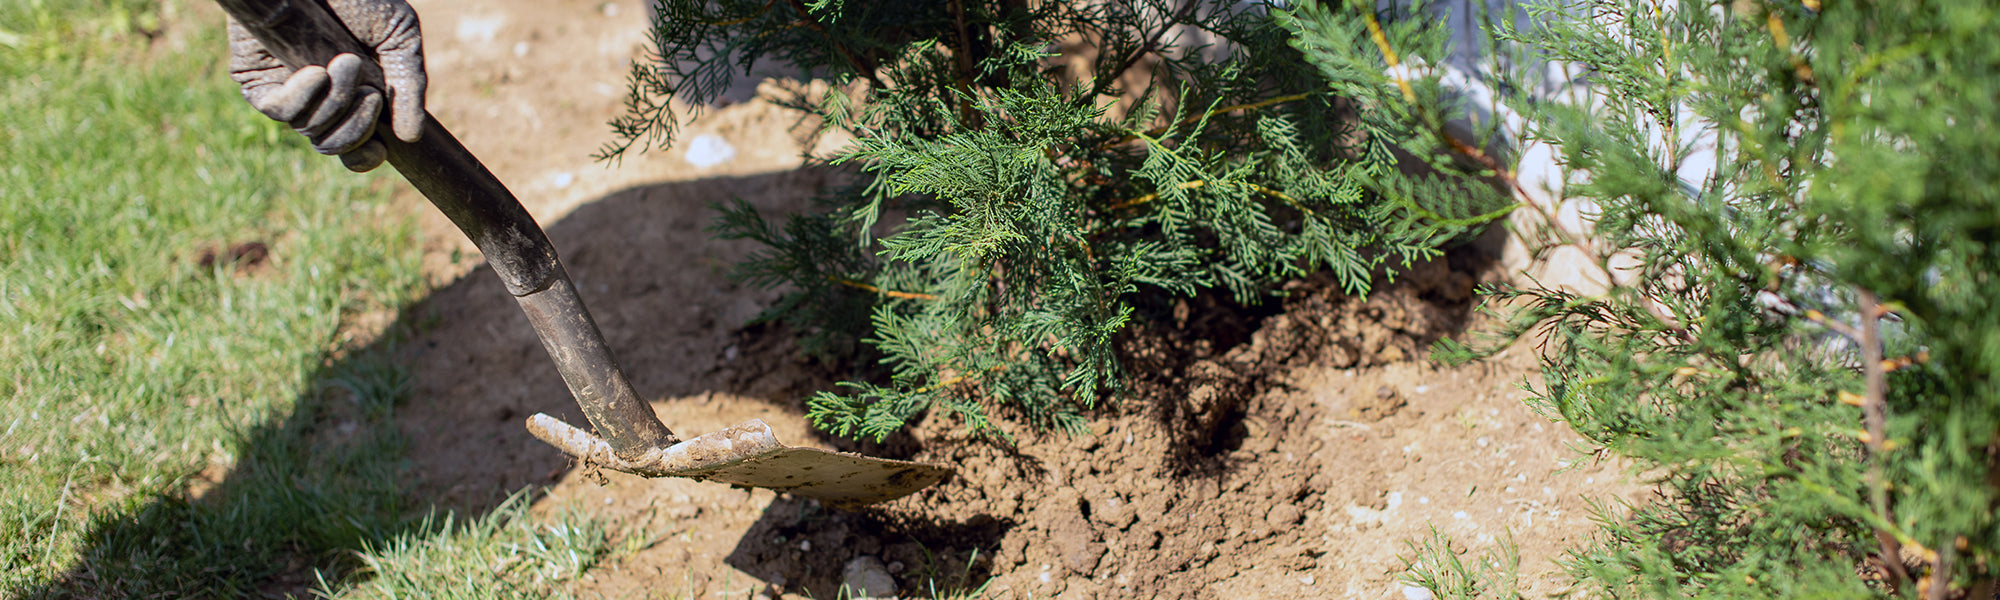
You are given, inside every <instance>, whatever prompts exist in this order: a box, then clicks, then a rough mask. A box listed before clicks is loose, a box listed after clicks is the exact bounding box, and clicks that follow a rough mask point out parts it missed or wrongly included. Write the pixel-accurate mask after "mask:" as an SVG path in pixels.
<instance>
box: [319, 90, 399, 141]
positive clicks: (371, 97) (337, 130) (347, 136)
mask: <svg viewBox="0 0 2000 600" xmlns="http://www.w3.org/2000/svg"><path fill="white" fill-rule="evenodd" d="M353 108H354V110H353V111H352V112H351V113H349V115H348V117H347V118H346V119H343V120H339V121H336V125H337V126H336V127H334V128H333V129H332V130H330V131H327V132H325V133H324V134H321V135H312V134H307V135H308V137H311V138H312V139H313V150H317V151H319V153H320V154H343V153H346V152H350V151H353V150H354V149H355V148H357V147H360V146H361V144H362V142H366V141H368V138H370V137H371V136H374V135H375V121H376V119H375V117H376V115H379V114H381V112H382V93H381V92H377V91H375V90H374V88H367V89H365V90H363V92H362V94H361V99H360V100H359V101H356V102H354V107H353Z"/></svg>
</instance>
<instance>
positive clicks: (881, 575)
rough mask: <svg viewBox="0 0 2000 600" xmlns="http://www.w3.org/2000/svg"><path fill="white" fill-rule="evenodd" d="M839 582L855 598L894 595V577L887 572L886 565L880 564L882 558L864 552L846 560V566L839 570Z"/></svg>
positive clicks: (858, 599)
mask: <svg viewBox="0 0 2000 600" xmlns="http://www.w3.org/2000/svg"><path fill="white" fill-rule="evenodd" d="M840 582H841V584H842V585H845V586H847V591H848V594H849V595H850V596H852V597H853V598H856V599H857V600H860V599H865V598H894V597H896V591H897V590H896V577H895V576H893V575H890V574H889V567H888V565H884V564H882V559H879V558H875V557H873V556H869V555H866V554H863V555H861V556H856V557H854V559H853V560H849V561H847V568H845V569H843V570H842V571H841V577H840Z"/></svg>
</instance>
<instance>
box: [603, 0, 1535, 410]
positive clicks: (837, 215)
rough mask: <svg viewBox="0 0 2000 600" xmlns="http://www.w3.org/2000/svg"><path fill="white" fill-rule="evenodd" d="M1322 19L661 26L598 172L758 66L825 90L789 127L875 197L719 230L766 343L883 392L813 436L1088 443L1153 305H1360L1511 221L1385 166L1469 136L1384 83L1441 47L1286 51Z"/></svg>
mask: <svg viewBox="0 0 2000 600" xmlns="http://www.w3.org/2000/svg"><path fill="white" fill-rule="evenodd" d="M1359 14H1367V15H1369V19H1373V15H1372V13H1367V12H1365V11H1364V12H1357V13H1354V14H1350V15H1347V16H1346V17H1345V18H1346V19H1354V18H1355V17H1356V15H1359ZM1306 20H1318V21H1324V22H1340V23H1341V24H1343V25H1353V24H1358V23H1361V22H1362V21H1359V20H1357V21H1354V22H1353V23H1346V22H1345V21H1342V20H1341V19H1340V18H1339V17H1337V15H1335V14H1334V12H1333V11H1330V10H1325V9H1320V8H1318V7H1310V8H1307V9H1305V10H1301V11H1299V12H1297V13H1287V12H1285V11H1283V10H1278V9H1276V8H1274V7H1273V6H1271V5H1268V4H1263V3H1256V2H1214V1H1198V0H1178V1H1167V0H1124V1H1120V0H1106V1H1102V2H1039V3H1037V2H1027V1H1025V0H951V1H945V2H937V1H896V0H885V1H879V2H847V1H844V0H819V1H817V2H811V3H807V2H801V1H800V0H790V1H789V2H783V1H779V0H769V1H764V0H701V1H696V0H665V1H663V2H661V4H660V5H659V12H658V18H657V20H656V21H655V29H654V32H653V37H654V42H655V43H656V45H657V48H658V53H657V55H655V56H652V57H651V58H650V60H647V61H644V62H642V63H640V64H638V65H636V66H635V67H634V70H633V74H632V96H631V98H630V99H629V108H630V110H629V112H628V114H627V115H626V116H624V117H622V118H620V119H619V120H617V121H615V122H614V124H613V125H614V128H615V129H616V130H617V132H618V133H619V141H618V142H617V143H614V144H612V145H611V146H608V147H607V148H606V149H605V154H606V155H607V156H617V155H619V154H621V153H623V152H627V151H630V150H632V149H640V150H643V149H646V148H650V147H656V146H661V145H665V144H669V143H671V142H672V140H673V135H674V132H675V128H676V126H677V125H678V123H679V122H680V120H681V119H682V118H684V115H679V114H676V113H675V112H674V110H673V106H674V104H672V103H670V100H675V101H678V102H680V103H681V104H680V105H682V106H696V107H699V106H701V105H703V104H704V103H706V102H708V101H710V100H712V99H714V98H716V97H718V95H719V94H721V93H722V91H723V90H725V89H726V88H728V86H729V85H730V84H731V83H732V82H733V81H734V78H736V77H739V76H741V74H742V73H747V72H749V70H750V68H751V67H752V66H754V65H755V64H757V63H759V62H760V61H777V62H782V63H786V64H790V65H793V66H795V67H797V68H799V69H801V70H803V71H805V72H806V73H808V74H809V75H811V76H812V77H814V78H818V79H821V80H825V81H828V82H831V86H830V87H829V88H828V91H827V92H826V93H824V94H811V93H797V94H794V95H791V96H790V97H787V98H783V99H781V100H782V101H783V102H785V103H786V104H787V105H788V106H791V107H794V108H797V109H798V110H800V111H802V112H803V113H805V114H807V115H809V116H810V117H813V118H815V119H816V120H817V121H816V122H818V123H821V124H822V125H823V127H824V128H825V129H827V130H835V129H837V130H842V131H844V132H846V133H847V134H849V135H851V136H853V138H854V139H855V141H854V142H853V143H852V144H851V145H849V146H848V147H847V148H846V149H845V150H843V151H841V152H840V153H839V154H838V156H835V157H832V159H831V160H832V162H834V163H844V164H853V165H858V166H859V169H860V179H859V182H858V183H857V184H856V185H854V186H852V187H849V188H846V189H843V190H840V191H838V192H836V193H833V194H832V195H830V196H828V197H826V198H823V201H824V204H825V206H826V208H827V212H825V213H824V214H818V215H809V216H802V217H796V218H793V219H792V220H790V221H789V222H787V223H786V224H785V225H784V226H783V227H782V228H780V227H777V226H774V225H772V224H770V223H767V222H765V221H764V220H763V218H762V217H761V216H760V215H758V214H756V213H755V212H754V211H753V210H751V209H749V208H748V207H747V206H743V205H740V204H739V205H737V206H735V207H731V208H729V209H728V210H727V211H726V214H725V216H724V217H723V219H722V220H721V222H720V223H719V224H718V231H719V232H720V233H721V234H722V235H725V236H732V237H738V238H749V239H754V240H758V241H761V242H763V243H764V244H766V245H768V246H769V248H768V250H766V251H765V252H764V253H762V254H761V255H759V256H757V257H756V258H754V259H753V260H751V261H750V262H749V263H747V264H746V265H744V269H743V275H744V276H745V277H746V278H747V279H749V280H751V281H754V282H758V283H762V284H767V285H784V286H786V288H787V289H788V295H787V296H786V298H785V300H784V301H782V302H781V303H780V304H779V305H778V306H776V307H774V308H773V309H772V310H771V311H770V312H767V313H766V315H767V318H773V319H777V318H782V319H786V320H788V321H790V322H792V323H794V324H796V325H798V326H799V328H800V329H801V330H804V331H811V332H816V333H817V334H816V335H815V336H814V337H813V338H812V340H811V342H812V344H814V346H813V347H814V348H819V349H826V348H834V347H839V346H841V345H842V344H845V343H850V342H848V340H858V341H862V342H865V343H866V344H867V345H869V346H870V347H872V348H873V349H874V350H876V351H878V352H879V353H880V360H881V363H882V364H883V365H885V366H887V367H888V372H889V375H888V377H886V380H885V379H884V378H876V379H873V380H869V381H855V382H849V383H846V384H843V385H844V386H845V387H846V389H845V392H846V393H844V394H836V393H830V392H829V393H821V394H819V395H817V396H815V397H814V398H812V399H811V401H810V405H809V408H810V416H811V418H812V419H813V420H814V422H815V423H817V424H818V425H819V426H820V427H822V428H825V429H828V430H830V431H833V432H835V433H837V434H840V435H852V436H866V437H873V438H877V439H879V438H881V437H883V436H885V435H887V434H888V433H890V432H893V431H895V430H897V429H898V428H900V427H902V426H903V424H904V423H905V422H906V420H908V419H910V418H911V417H913V416H915V415H917V414H919V413H921V412H923V411H925V410H927V409H930V408H932V407H943V408H944V409H946V410H948V411H950V412H952V413H954V414H956V415H958V417H959V418H960V419H962V420H963V422H964V423H965V424H966V426H967V428H968V429H970V430H973V431H978V432H986V433H994V432H997V431H999V430H998V429H996V428H994V427H992V424H991V422H990V421H989V418H991V414H990V413H991V411H990V410H989V409H993V408H997V407H1006V408H1005V410H1006V411H1007V413H1006V414H1007V415H1009V416H1010V417H1012V418H1020V419H1022V420H1025V421H1026V422H1028V423H1030V424H1032V425H1033V426H1035V427H1036V428H1038V429H1044V428H1058V429H1068V430H1077V429H1079V428H1081V427H1082V419H1081V417H1080V416H1079V415H1080V411H1082V410H1085V409H1087V408H1089V407H1091V406H1092V405H1094V403H1096V402H1097V401H1098V400H1099V399H1100V398H1101V397H1103V396H1105V395H1106V394H1108V393H1110V392H1111V391H1113V390H1115V389H1116V388H1117V387H1118V385H1119V380H1120V371H1119V360H1118V357H1117V355H1116V353H1115V349H1114V344H1113V339H1114V336H1115V335H1116V334H1117V333H1118V332H1119V331H1120V330H1121V328H1123V327H1124V326H1125V325H1126V324H1127V323H1128V322H1129V321H1130V320H1131V319H1133V318H1134V309H1133V305H1132V302H1131V299H1132V298H1133V297H1134V296H1135V295H1137V294H1164V293H1172V294H1192V293H1195V292H1196V291H1198V290H1202V289H1210V288H1217V289H1223V290H1226V291H1227V292H1229V293H1230V294H1232V295H1233V296H1234V297H1235V298H1236V299H1238V300H1239V301H1243V302H1255V301H1257V300H1258V299H1259V298H1261V297H1263V296H1265V295H1266V294H1268V293H1270V291H1271V290H1272V289H1273V288H1274V284H1275V283H1277V282H1280V281H1282V280H1284V279H1286V278H1294V277H1299V276H1301V275H1304V274H1306V273H1309V272H1312V271H1315V270H1318V269H1331V270H1333V271H1334V272H1335V273H1337V274H1338V275H1339V280H1340V281H1341V283H1342V284H1343V285H1345V286H1346V287H1347V289H1349V290H1350V291H1353V292H1356V293H1362V292H1365V291H1366V290H1367V289H1368V285H1369V281H1370V277H1371V275H1372V274H1373V273H1374V272H1375V271H1376V270H1377V269H1376V268H1377V267H1378V266H1381V265H1383V264H1385V263H1387V262H1390V261H1403V262H1407V261H1410V260H1413V259H1418V258H1424V257H1429V256H1433V255H1435V254H1437V252H1438V250H1437V249H1438V247H1439V246H1440V245H1441V244H1444V243H1447V242H1448V241H1450V240H1452V239H1454V238H1456V237H1458V236H1461V235H1463V234H1465V233H1467V232H1468V231H1470V230H1471V229H1472V228H1474V227H1475V226H1477V225H1479V224H1481V223H1484V222H1487V221H1490V220H1491V219H1493V218H1496V217H1497V216H1499V215H1501V214H1504V213H1505V211H1506V210H1507V208H1508V207H1509V203H1508V201H1507V199H1506V197H1505V196H1503V195H1501V194H1499V193H1497V192H1496V191H1495V190H1494V189H1493V188H1492V187H1491V186H1490V185H1488V184H1486V183H1485V182H1484V181H1483V180H1481V179H1479V177H1480V176H1481V175H1482V172H1484V175H1489V176H1490V175H1492V174H1494V173H1493V171H1492V169H1490V168H1488V167H1485V166H1481V165H1477V164H1474V165H1470V166H1464V165H1460V164H1457V163H1454V162H1453V161H1452V160H1450V158H1449V156H1448V154H1450V149H1449V148H1448V147H1445V146H1442V145H1440V144H1436V143H1433V144H1430V145H1413V146H1409V147H1408V148H1409V150H1410V152H1408V153H1406V154H1404V157H1401V158H1399V157H1398V155H1397V153H1395V152H1392V151H1391V149H1390V144H1392V143H1395V142H1398V141H1399V140H1402V139H1406V138H1409V137H1412V136H1415V137H1417V138H1419V139H1429V140H1432V141H1436V140H1437V139H1440V138H1438V137H1437V136H1434V135H1433V136H1430V137H1424V136H1422V135H1417V134H1418V133H1420V132H1435V131H1439V130H1440V128H1441V127H1442V125H1441V124H1442V123H1443V122H1444V121H1447V120H1450V119H1451V118H1453V116H1452V111H1451V110H1448V108H1449V106H1450V103H1449V102H1444V101H1442V98H1441V97H1440V94H1441V93H1442V92H1441V91H1440V90H1439V89H1438V86H1436V85H1435V80H1436V76H1434V75H1433V76H1418V75H1411V76H1410V80H1408V81H1401V82H1396V81H1390V80H1389V79H1386V78H1384V77H1383V76H1382V75H1381V73H1383V72H1384V70H1385V69H1386V68H1387V67H1388V66H1389V65H1390V64H1393V63H1394V59H1391V58H1388V57H1387V55H1386V54H1384V50H1391V49H1393V46H1392V45H1393V44H1402V45H1405V46H1407V47H1411V48H1419V47H1439V46H1442V45H1443V43H1444V42H1443V41H1442V33H1443V32H1439V31H1432V30H1428V29H1425V28H1422V27H1417V26H1411V25H1404V26H1398V27H1392V28H1390V29H1388V30H1387V31H1386V32H1385V33H1384V34H1383V35H1385V36H1386V38H1384V37H1382V36H1376V38H1377V39H1378V40H1386V41H1384V42H1383V43H1369V42H1359V43H1357V41H1358V40H1366V39H1369V38H1367V37H1360V36H1357V35H1356V34H1354V33H1353V32H1354V31H1361V29H1354V28H1352V27H1349V28H1347V29H1341V30H1339V32H1340V33H1341V35H1346V36H1347V37H1345V38H1334V37H1327V36H1324V35H1319V36H1317V37H1303V38H1301V37H1295V34H1296V33H1298V32H1299V31H1301V30H1302V28H1303V27H1304V25H1303V23H1305V22H1306ZM1369 22H1373V21H1369ZM1355 27H1362V26H1361V25H1355ZM1440 107H1444V108H1440ZM1425 163H1429V164H1432V165H1434V166H1435V167H1436V168H1434V169H1426V168H1422V165H1423V164H1425ZM1399 165H1400V166H1403V167H1412V169H1413V170H1417V171H1422V172H1423V174H1422V175H1417V176H1410V175H1406V174H1404V171H1403V170H1401V169H1399V168H1398V167H1399ZM882 232H887V233H886V234H884V235H882V237H879V238H877V237H875V236H876V234H878V233H882ZM863 315H865V317H863Z"/></svg>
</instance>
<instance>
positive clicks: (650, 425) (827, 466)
mask: <svg viewBox="0 0 2000 600" xmlns="http://www.w3.org/2000/svg"><path fill="white" fill-rule="evenodd" d="M217 3H218V4H221V5H222V8H223V10H225V11H228V12H229V14H230V16H233V17H235V18H236V20H237V21H238V22H240V23H242V24H243V26H244V27H245V28H246V29H248V30H249V31H250V32H251V33H252V34H253V35H255V36H257V39H258V40H259V41H261V42H263V43H264V47H265V48H266V49H268V50H269V51H270V52H271V54H272V55H273V56H276V57H277V58H278V60H280V61H283V62H284V63H285V64H286V65H287V66H290V67H292V68H295V69H296V68H298V67H301V66H304V65H323V64H326V63H327V62H328V61H329V60H331V59H333V57H334V56H337V55H339V54H341V53H350V54H354V55H356V56H360V57H363V58H364V59H365V61H364V62H366V63H367V66H366V70H368V71H370V73H369V74H368V75H367V76H366V78H365V79H364V81H370V80H373V81H380V73H381V71H380V69H381V67H380V65H378V64H377V63H376V62H375V61H374V58H373V57H374V53H373V52H370V51H369V50H368V49H366V48H364V47H363V46H362V45H361V43H360V42H359V41H357V40H356V39H354V36H353V35H352V34H350V33H348V31H347V28H346V27H345V26H343V25H341V23H340V21H339V19H337V18H335V17H334V16H333V14H332V12H330V11H329V10H328V9H327V8H326V7H325V6H323V5H321V4H320V3H319V2H318V0H217ZM387 117H388V114H387V112H386V111H384V114H383V118H384V119H385V120H386V119H387ZM388 130H389V127H388V124H387V123H383V124H382V126H381V127H380V128H379V129H378V131H388ZM376 138H377V139H379V140H381V142H382V144H383V145H384V146H385V147H386V148H387V149H388V162H389V164H390V165H393V166H395V167H396V170H397V171H398V172H401V173H402V174H403V178H404V179H407V180H409V182H410V184H411V185H413V186H415V187H416V188H417V191H419V192H422V193H423V195H424V197H425V198H428V199H430V201H431V204H433V205H436V206H437V207H438V210H440V211H443V212H444V214H445V216H447V217H449V218H450V219H451V222H452V224H454V225H457V226H458V228H459V230H460V231H463V232H465V235H466V237H468V238H471V239H472V243H473V244H474V245H476V246H478V247H479V251H480V252H481V253H484V254H485V255H486V260H487V263H488V264H489V265H491V266H492V267H493V272H494V273H496V274H498V275H499V276H500V280H501V281H502V282H503V283H504V284H506V287H507V291H508V293H510V294H511V295H513V297H514V300H515V301H516V302H518V303H520V305H521V312H524V313H527V315H528V322H529V323H531V324H533V325H534V327H535V334H536V335H537V336H539V337H540V338H541V340H542V347H543V348H545V349H547V350H548V352H549V356H550V357H551V358H553V359H554V360H555V363H556V370H557V371H559V372H561V373H562V378H563V383H564V384H567V385H568V386H569V390H570V393H571V394H573V395H575V396H576V402H577V405H578V406H581V407H582V408H583V414H584V416H585V417H586V418H589V419H590V424H591V425H592V426H593V427H595V428H596V430H597V432H598V434H592V433H590V432H587V431H584V430H582V429H578V428H576V427H572V426H570V425H569V424H568V423H564V422H562V420H560V419H556V418H554V417H550V416H548V415H545V414H536V415H534V416H533V417H529V418H528V431H529V432H531V433H533V434H534V435H535V437H538V438H541V439H542V441H545V442H548V443H549V444H550V445H553V446H555V447H556V448H558V449H560V450H562V451H563V452H565V453H567V454H569V455H570V456H573V457H576V458H577V459H579V460H581V461H583V462H584V463H585V465H586V466H597V467H602V468H608V469H612V470H615V471H623V472H626V473H631V474H634V475H639V476H643V477H687V478H692V479H697V480H707V481H716V482H721V483H728V484H731V485H736V486H745V487H760V488H769V489H773V490H778V491H783V492H789V493H791V494H794V495H797V496H803V497H808V498H816V499H819V500H823V501H826V502H828V503H831V504H835V505H840V506H859V505H864V504H872V503H876V502H883V501H887V500H894V499H896V498H901V497H903V496H907V495H909V494H912V493H915V492H916V491H918V490H921V489H923V488H925V487H929V486H931V485H933V484H936V483H938V482H940V481H943V480H945V479H946V478H948V477H950V476H951V474H952V471H951V469H948V468H946V467H942V466H939V465H932V464H926V463H916V462H909V461H900V460H889V459H882V458H872V457H867V456H860V455H856V454H848V453H841V452H829V451H825V450H819V449H815V448H796V447H791V446H786V445H784V444H781V443H779V442H778V439H777V437H776V436H775V435H773V434H772V432H771V427H770V426H769V425H766V424H764V422H763V421H761V420H751V421H749V422H746V423H743V424H740V425H736V426H734V427H730V428H727V429H723V430H722V431H717V432H714V433H709V434H705V435H701V436H697V437H695V438H693V439H689V440H686V441H682V440H681V439H680V438H678V437H675V436H674V433H673V432H672V431H669V430H668V429H667V426H666V425H665V424H662V423H660V419H659V417H658V416H655V415H654V414H653V407H652V405H650V404H647V403H646V402H645V401H644V400H641V399H640V398H639V395H638V392H636V391H634V390H633V389H632V384H631V383H630V382H629V381H627V380H626V378H625V373H624V371H622V370H620V369H619V367H618V363H617V362H616V361H615V360H613V359H612V357H611V349H610V347H608V346H606V345H605V343H604V336H603V334H602V333H600V332H599V331H598V329H597V322H596V321H595V320H593V319H591V317H590V311H588V310H586V309H585V308H584V306H583V300H582V299H581V298H579V297H577V294H576V287H575V285H573V284H571V283H570V279H569V274H568V273H567V272H566V271H564V270H563V266H562V262H561V261H559V260H557V259H556V250H555V246H554V245H552V244H550V243H549V239H548V236H547V235H544V234H543V233H542V228H541V226H539V225H536V224H535V219H534V217H531V216H529V215H528V211H527V210H526V209H524V208H522V207H521V202H520V201H519V200H517V199H515V198H514V194H513V193H512V192H509V191H507V188H506V186H503V185H501V184H500V180H499V179H496V178H494V177H493V174H492V173H491V172H488V171H487V170H486V167H485V165H481V164H480V163H479V159H477V158H474V157H473V156H472V153H471V152H468V151H466V149H465V146H463V145H461V144H459V143H458V139H457V138H454V137H452V135H451V132H449V131H445V128H444V126H443V125H439V124H438V122H437V120H436V119H426V123H425V124H424V133H423V139H422V140H420V141H418V142H416V143H405V142H403V141H401V140H398V139H396V136H393V135H382V134H380V133H378V134H377V135H376ZM599 435H601V436H602V437H599Z"/></svg>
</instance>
